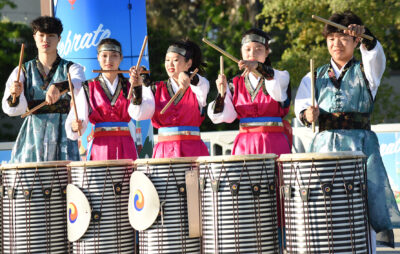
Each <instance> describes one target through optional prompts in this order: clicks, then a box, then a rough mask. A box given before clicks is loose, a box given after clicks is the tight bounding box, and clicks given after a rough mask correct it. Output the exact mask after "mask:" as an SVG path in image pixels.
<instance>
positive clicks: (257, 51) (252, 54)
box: [241, 42, 269, 63]
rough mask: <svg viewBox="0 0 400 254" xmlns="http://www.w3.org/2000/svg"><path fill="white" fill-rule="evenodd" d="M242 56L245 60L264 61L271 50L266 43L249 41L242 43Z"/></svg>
mask: <svg viewBox="0 0 400 254" xmlns="http://www.w3.org/2000/svg"><path fill="white" fill-rule="evenodd" d="M241 51H242V57H243V60H245V61H257V62H260V63H264V62H265V59H266V58H267V57H268V55H269V50H268V49H267V48H266V47H265V45H263V44H261V43H258V42H248V43H246V44H244V45H242V48H241Z"/></svg>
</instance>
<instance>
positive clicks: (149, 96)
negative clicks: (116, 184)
mask: <svg viewBox="0 0 400 254" xmlns="http://www.w3.org/2000/svg"><path fill="white" fill-rule="evenodd" d="M202 65H203V63H202V54H201V51H200V48H199V46H198V45H197V44H196V43H194V42H192V41H189V40H183V41H177V42H175V43H173V44H172V45H171V46H169V48H168V50H167V53H166V55H165V69H166V71H167V74H168V77H169V79H168V80H167V81H166V82H165V81H158V82H155V83H154V82H151V81H150V80H149V78H148V76H147V77H145V78H144V80H143V78H142V77H139V76H138V74H139V73H138V71H137V70H136V69H135V68H133V69H132V71H131V76H133V77H137V79H138V80H139V83H140V82H144V84H145V85H144V86H143V88H142V89H141V90H139V89H138V90H135V91H134V98H135V102H134V104H136V105H135V108H134V119H135V120H145V119H151V122H152V124H153V126H154V127H155V128H157V129H158V143H157V144H156V145H155V147H154V150H153V158H176V157H190V156H207V155H209V152H208V149H207V147H206V145H205V144H204V142H203V141H202V140H201V138H200V128H199V127H200V125H201V123H202V122H203V120H204V113H203V108H204V107H205V106H206V99H207V94H208V91H209V87H210V85H209V82H208V80H207V79H205V78H204V77H202V76H200V75H199V74H196V75H195V76H194V77H193V78H192V79H190V75H191V73H192V72H193V71H194V70H195V69H196V68H197V69H199V71H200V72H201V71H202ZM179 89H183V90H184V92H183V93H181V94H180V95H179V96H178V97H177V98H176V99H175V101H174V102H173V103H172V104H171V105H170V106H169V108H168V109H167V110H166V111H165V112H164V113H163V114H162V113H161V111H162V109H163V108H164V107H165V105H166V104H167V103H168V102H169V101H170V99H171V98H172V97H173V96H174V95H175V93H177V91H178V90H179Z"/></svg>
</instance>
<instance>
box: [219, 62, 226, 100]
mask: <svg viewBox="0 0 400 254" xmlns="http://www.w3.org/2000/svg"><path fill="white" fill-rule="evenodd" d="M219 72H220V74H221V75H223V74H224V57H223V56H219ZM221 90H222V91H221V92H222V93H220V94H221V96H224V94H225V92H226V91H225V86H223V87H222V89H221Z"/></svg>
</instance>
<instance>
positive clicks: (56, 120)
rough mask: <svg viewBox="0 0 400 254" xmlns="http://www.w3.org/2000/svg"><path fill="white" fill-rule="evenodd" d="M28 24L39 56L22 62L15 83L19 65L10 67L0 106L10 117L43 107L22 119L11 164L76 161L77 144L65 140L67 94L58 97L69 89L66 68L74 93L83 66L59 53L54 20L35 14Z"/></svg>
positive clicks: (59, 29) (60, 27) (58, 32)
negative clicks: (12, 68)
mask: <svg viewBox="0 0 400 254" xmlns="http://www.w3.org/2000/svg"><path fill="white" fill-rule="evenodd" d="M31 26H32V30H33V38H34V40H35V43H36V47H37V50H38V56H37V57H36V58H35V59H33V60H30V61H28V62H26V63H24V64H23V66H22V71H21V74H20V79H19V81H18V80H17V76H18V74H17V73H18V67H17V68H15V69H14V70H13V72H12V73H11V75H10V76H9V78H8V80H7V83H6V86H5V87H6V88H5V91H4V96H3V100H2V108H3V111H4V113H6V114H7V115H9V116H19V115H22V114H24V113H25V112H26V111H27V109H31V108H33V107H35V106H36V105H38V104H40V103H42V102H43V101H46V102H47V106H44V107H43V108H41V109H40V110H37V111H36V112H35V113H34V114H32V115H29V116H28V117H26V118H25V120H24V122H23V124H22V127H21V129H20V131H19V134H18V137H17V140H16V141H15V144H14V147H13V150H12V154H11V162H12V163H16V162H39V161H58V160H79V151H78V144H77V142H76V141H72V140H69V139H67V135H66V133H65V130H64V124H65V120H66V118H67V115H68V112H69V107H70V96H69V95H67V94H65V95H62V96H60V93H61V91H64V90H66V89H68V87H69V86H68V81H67V72H69V73H70V75H71V79H72V83H73V85H74V93H75V94H77V93H78V92H79V89H80V88H81V82H82V81H83V80H85V75H84V72H83V68H82V67H81V66H80V65H78V64H75V63H73V62H70V61H67V60H64V59H62V58H61V57H60V56H59V55H58V53H57V45H58V43H59V42H60V39H61V37H60V35H61V33H62V31H63V25H62V23H61V21H60V20H59V19H58V18H53V17H45V16H44V17H39V18H37V19H35V20H33V21H32V23H31ZM13 97H15V101H14V102H13Z"/></svg>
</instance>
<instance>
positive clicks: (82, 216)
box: [67, 184, 91, 242]
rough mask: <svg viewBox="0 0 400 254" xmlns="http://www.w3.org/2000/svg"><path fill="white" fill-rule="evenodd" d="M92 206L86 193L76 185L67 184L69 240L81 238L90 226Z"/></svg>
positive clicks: (73, 240)
mask: <svg viewBox="0 0 400 254" xmlns="http://www.w3.org/2000/svg"><path fill="white" fill-rule="evenodd" d="M90 218H91V208H90V204H89V201H88V200H87V198H86V196H85V194H84V193H83V192H82V191H81V190H80V189H79V188H78V187H76V186H75V185H73V184H68V185H67V229H68V240H69V241H70V242H75V241H77V240H79V239H80V238H81V237H82V236H83V235H84V234H85V233H86V230H87V229H88V227H89V224H90Z"/></svg>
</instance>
